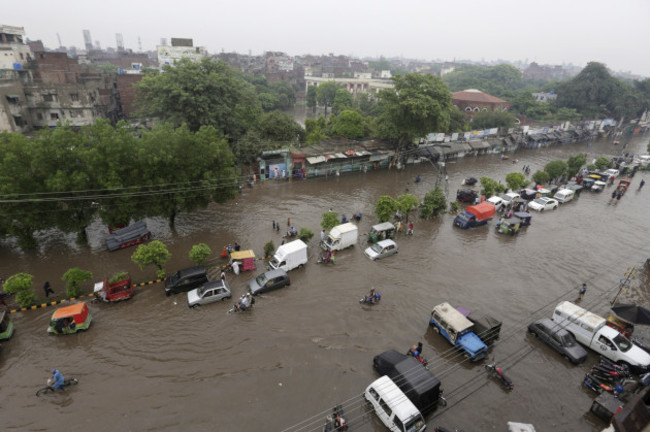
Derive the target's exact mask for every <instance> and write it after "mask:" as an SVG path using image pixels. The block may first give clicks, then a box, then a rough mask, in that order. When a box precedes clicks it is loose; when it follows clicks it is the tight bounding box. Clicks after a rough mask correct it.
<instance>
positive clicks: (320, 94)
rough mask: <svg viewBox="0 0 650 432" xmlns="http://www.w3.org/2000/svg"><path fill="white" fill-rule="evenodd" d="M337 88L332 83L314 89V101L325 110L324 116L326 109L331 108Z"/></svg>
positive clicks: (336, 85)
mask: <svg viewBox="0 0 650 432" xmlns="http://www.w3.org/2000/svg"><path fill="white" fill-rule="evenodd" d="M338 88H339V86H338V84H336V83H335V82H334V81H327V82H324V83H322V84H319V86H318V87H317V88H316V100H317V101H318V105H320V106H322V107H323V108H325V115H327V107H330V106H332V104H333V103H334V98H335V97H336V91H337V90H338Z"/></svg>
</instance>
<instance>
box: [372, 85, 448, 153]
mask: <svg viewBox="0 0 650 432" xmlns="http://www.w3.org/2000/svg"><path fill="white" fill-rule="evenodd" d="M392 81H393V85H394V88H392V89H383V90H381V91H380V92H379V94H378V97H379V99H380V104H381V110H382V111H381V114H380V115H379V118H378V124H379V131H378V132H379V134H380V136H382V137H383V138H387V139H390V140H392V141H393V142H394V143H395V144H396V145H397V147H398V148H399V147H402V146H405V145H407V144H409V143H411V142H413V141H414V140H415V139H416V138H419V137H423V136H425V135H426V134H428V133H430V132H432V131H447V130H448V129H449V124H450V117H451V111H452V104H451V93H450V92H449V89H448V88H447V86H446V85H445V84H444V83H443V82H442V80H441V79H440V78H438V77H435V76H433V75H420V74H416V73H407V74H405V75H397V76H395V77H393V78H392Z"/></svg>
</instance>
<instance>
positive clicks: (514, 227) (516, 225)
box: [496, 217, 521, 235]
mask: <svg viewBox="0 0 650 432" xmlns="http://www.w3.org/2000/svg"><path fill="white" fill-rule="evenodd" d="M520 229H521V219H519V218H516V217H511V218H505V217H502V218H501V219H499V222H497V225H496V230H497V232H500V233H503V234H510V235H515V234H517V233H518V232H519V230H520Z"/></svg>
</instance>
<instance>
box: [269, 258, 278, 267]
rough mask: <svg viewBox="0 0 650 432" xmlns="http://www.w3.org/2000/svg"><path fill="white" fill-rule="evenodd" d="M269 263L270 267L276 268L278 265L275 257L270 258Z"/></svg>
mask: <svg viewBox="0 0 650 432" xmlns="http://www.w3.org/2000/svg"><path fill="white" fill-rule="evenodd" d="M269 264H271V267H274V268H277V267H278V264H279V263H278V259H277V258H273V259H271V261H270V262H269Z"/></svg>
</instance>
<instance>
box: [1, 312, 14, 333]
mask: <svg viewBox="0 0 650 432" xmlns="http://www.w3.org/2000/svg"><path fill="white" fill-rule="evenodd" d="M13 333H14V325H13V323H12V322H11V321H10V320H9V314H8V313H7V311H2V312H0V340H7V339H9V338H10V337H11V335H12V334H13Z"/></svg>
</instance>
